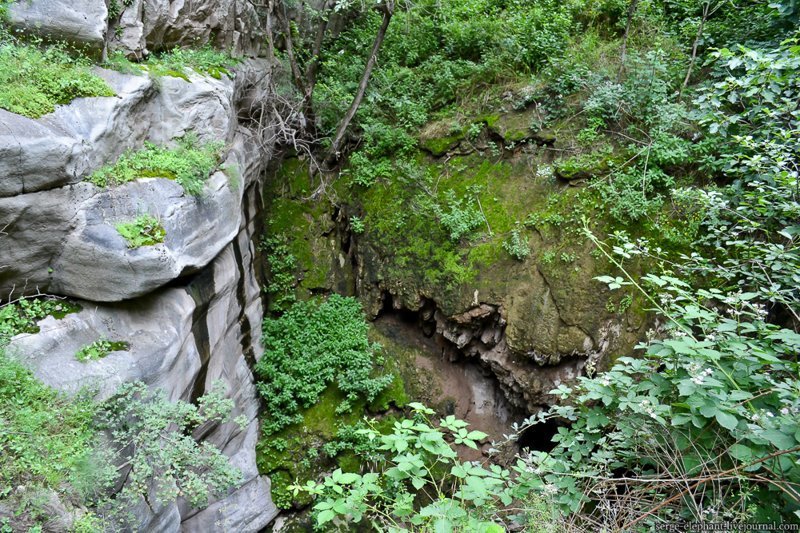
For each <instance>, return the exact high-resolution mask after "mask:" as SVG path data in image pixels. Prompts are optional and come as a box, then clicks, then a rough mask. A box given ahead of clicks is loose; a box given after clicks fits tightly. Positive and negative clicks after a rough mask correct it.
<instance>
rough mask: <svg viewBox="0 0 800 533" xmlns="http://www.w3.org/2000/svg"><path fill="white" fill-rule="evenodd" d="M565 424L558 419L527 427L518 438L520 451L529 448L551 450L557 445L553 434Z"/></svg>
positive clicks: (540, 450) (542, 450) (537, 450)
mask: <svg viewBox="0 0 800 533" xmlns="http://www.w3.org/2000/svg"><path fill="white" fill-rule="evenodd" d="M561 426H563V424H560V423H559V422H558V421H556V420H547V421H545V422H541V423H539V424H536V425H535V426H531V427H529V428H527V429H525V430H524V431H523V432H522V433H521V434H520V436H519V438H518V439H517V446H519V449H520V451H522V450H525V449H528V450H530V451H536V452H550V451H552V450H553V448H555V447H556V443H555V442H553V436H555V434H556V433H558V428H559V427H561Z"/></svg>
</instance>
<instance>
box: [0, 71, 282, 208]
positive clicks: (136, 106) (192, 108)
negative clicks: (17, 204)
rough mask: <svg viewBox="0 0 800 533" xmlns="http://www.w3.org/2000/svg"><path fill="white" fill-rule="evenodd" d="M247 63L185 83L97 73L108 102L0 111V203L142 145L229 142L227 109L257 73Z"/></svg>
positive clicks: (231, 119)
mask: <svg viewBox="0 0 800 533" xmlns="http://www.w3.org/2000/svg"><path fill="white" fill-rule="evenodd" d="M265 68H266V67H265V63H264V62H263V61H256V60H251V61H247V62H245V63H244V64H243V65H241V66H240V67H238V68H237V69H236V70H235V76H234V79H230V78H227V77H223V78H222V79H221V80H216V79H213V78H210V77H208V76H198V75H190V80H191V82H187V81H185V80H183V79H180V78H172V77H163V78H160V79H159V80H158V83H157V86H158V87H156V83H155V82H154V81H153V80H151V79H150V78H149V77H147V76H143V75H142V76H132V75H128V74H121V73H119V72H115V71H111V70H105V69H97V73H98V74H99V75H101V76H102V77H103V78H104V79H105V80H106V81H107V82H108V83H109V85H110V86H111V88H112V89H113V90H114V91H115V92H116V93H117V96H116V97H97V98H78V99H76V100H74V101H73V102H72V103H70V104H69V105H64V106H58V107H56V111H55V112H54V113H51V114H49V115H45V116H44V117H42V118H39V119H31V118H28V117H23V116H21V115H16V114H13V113H9V112H7V111H4V110H0V176H2V177H3V178H2V180H0V197H7V196H15V195H20V194H24V193H31V192H36V191H42V190H47V189H52V188H54V187H59V186H62V185H67V184H70V183H77V182H79V181H81V180H82V179H83V178H85V177H86V176H87V175H89V174H90V173H91V172H92V171H94V170H96V169H97V168H99V167H101V166H103V165H104V164H107V163H112V162H114V161H115V160H116V159H117V157H119V155H120V154H122V153H123V152H124V151H125V150H129V149H134V148H140V147H141V146H142V143H143V142H144V141H145V140H150V141H151V142H153V143H155V144H165V143H168V142H169V141H171V140H172V139H174V138H176V137H180V136H182V135H184V134H185V133H186V132H188V131H193V132H195V133H197V135H198V137H199V138H200V139H201V140H205V141H210V140H222V141H231V140H232V139H233V134H234V132H235V130H236V109H235V104H236V102H237V100H238V99H239V98H240V97H241V96H242V95H241V92H242V90H243V89H244V88H245V87H251V86H252V83H253V78H255V77H256V76H257V75H258V74H257V73H258V72H259V71H261V72H263V70H264V69H265Z"/></svg>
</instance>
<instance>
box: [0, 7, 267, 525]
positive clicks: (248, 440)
mask: <svg viewBox="0 0 800 533" xmlns="http://www.w3.org/2000/svg"><path fill="white" fill-rule="evenodd" d="M126 4H130V5H126ZM107 5H112V4H107V3H106V2H105V1H104V0H99V1H98V0H76V1H74V2H71V3H66V2H63V1H62V0H25V1H20V2H15V3H13V4H12V5H11V7H10V11H9V13H10V22H11V23H12V25H13V26H14V27H15V28H16V29H17V30H20V31H22V32H24V33H27V34H30V35H34V36H40V37H44V38H45V39H50V40H66V41H68V42H71V43H73V44H76V45H80V46H82V47H84V49H85V50H86V51H87V52H88V53H90V54H94V55H96V56H99V55H100V54H101V53H105V52H107V51H109V50H112V51H113V50H114V49H119V50H122V51H123V52H124V53H126V54H127V55H129V56H135V57H139V58H141V57H143V56H145V55H147V54H148V53H149V52H154V51H161V50H166V49H170V48H173V47H175V46H179V45H191V46H192V47H194V48H197V47H200V46H204V45H212V46H216V47H217V48H221V49H226V50H228V51H230V52H232V53H234V54H236V55H248V54H249V55H255V54H256V53H257V52H258V49H259V46H260V44H261V43H262V42H263V35H262V27H261V23H260V20H259V18H258V16H257V13H256V9H255V8H254V7H253V6H252V4H250V3H247V2H239V1H237V0H200V1H192V2H184V1H182V0H178V1H170V0H133V1H131V2H128V1H126V2H122V1H116V2H114V4H113V5H115V6H117V7H119V8H120V12H119V13H118V14H115V13H112V14H111V15H110V14H109V9H108V8H107ZM110 16H111V17H112V18H113V19H114V20H109V17H110ZM233 70H234V72H233V75H232V76H230V77H223V78H222V79H219V80H217V79H213V78H210V77H205V76H200V75H196V74H193V73H190V74H189V81H186V80H183V79H179V78H172V77H163V78H160V79H158V80H152V79H150V78H149V77H147V76H145V75H139V76H135V75H128V74H121V73H118V72H113V71H108V70H104V69H99V68H98V69H97V73H98V74H99V75H100V76H102V77H103V78H104V79H105V80H106V81H107V82H108V83H109V85H110V86H111V87H112V88H113V89H114V91H115V92H116V95H117V96H115V97H106V98H81V99H76V100H74V101H73V102H71V103H70V104H69V105H64V106H57V108H56V110H55V112H54V113H51V114H49V115H46V116H44V117H41V118H40V119H36V120H34V119H30V118H26V117H22V116H19V115H15V114H12V113H8V112H6V111H3V110H0V294H1V295H2V297H1V298H2V299H3V300H5V299H8V298H9V296H13V297H14V298H16V297H19V296H22V295H25V294H34V293H37V292H40V291H41V292H49V293H53V294H61V295H65V296H72V297H75V298H77V299H79V300H80V304H81V305H82V310H81V311H80V312H78V313H75V314H72V315H68V316H66V317H64V318H63V319H61V320H55V319H54V318H52V317H50V318H47V319H45V320H43V321H41V323H40V331H39V332H38V333H36V334H25V335H19V336H17V337H15V338H14V339H13V341H12V343H11V345H10V346H9V347H8V349H7V351H8V352H9V353H12V354H15V355H16V356H17V357H19V358H20V359H21V360H22V361H24V362H26V364H28V365H29V366H30V367H31V368H32V369H33V370H34V372H35V373H36V375H37V376H38V377H39V378H40V379H42V380H43V381H44V382H46V383H47V384H49V385H51V386H53V387H55V388H57V389H60V390H65V391H71V392H74V391H76V390H78V389H79V388H81V387H83V386H87V385H89V386H92V387H96V389H97V390H98V397H99V398H100V399H102V398H106V397H108V396H110V395H111V394H113V393H114V391H115V390H116V389H117V387H118V386H119V385H120V384H122V383H124V382H131V381H143V382H144V383H147V384H148V385H150V386H152V387H158V388H161V389H164V390H165V391H166V393H167V396H168V397H169V398H170V399H172V400H177V399H183V400H187V401H191V400H195V399H196V398H198V397H199V396H200V395H202V394H203V393H205V392H206V391H208V390H209V388H210V387H211V386H212V384H213V383H215V382H217V381H221V382H222V383H223V384H224V386H225V388H226V390H227V392H228V396H229V397H230V398H232V399H233V400H234V403H235V410H234V413H233V416H234V417H235V416H239V415H244V418H245V420H246V421H247V423H246V425H245V427H244V429H241V428H240V426H239V425H238V424H232V423H229V424H221V425H219V424H218V425H216V426H214V427H209V428H203V430H202V434H198V435H196V436H197V437H198V438H201V439H202V440H203V441H205V442H210V443H212V444H214V445H216V446H218V447H219V448H220V449H221V450H222V451H223V452H224V453H225V454H226V455H228V456H229V457H230V459H231V462H232V464H233V465H234V466H236V467H238V468H239V469H240V470H241V472H242V474H243V480H244V481H243V483H242V485H241V486H239V487H237V488H235V489H233V490H232V491H231V492H230V493H229V494H227V495H225V496H224V497H223V498H221V499H219V500H217V501H212V502H211V505H210V506H209V507H207V508H205V509H203V510H198V509H193V508H190V507H189V506H188V504H187V503H186V502H184V501H178V502H167V503H165V504H163V505H161V506H155V507H152V508H151V507H150V506H148V505H144V504H143V505H141V506H139V507H137V508H136V509H132V511H133V512H134V514H135V516H136V517H137V519H138V522H139V523H138V528H137V529H138V530H140V531H158V532H176V531H187V532H205V531H258V530H260V529H262V528H263V527H264V526H266V524H267V523H268V522H269V521H270V520H271V519H272V518H273V517H274V516H275V514H276V513H277V510H276V508H275V506H274V505H273V504H272V501H271V499H270V483H269V480H268V479H267V478H265V477H262V476H259V475H258V470H257V468H256V464H255V444H256V441H257V438H258V421H257V412H258V398H257V394H256V391H255V387H254V383H253V367H254V365H255V363H256V361H257V359H258V358H259V357H260V355H261V344H260V331H261V328H260V324H261V320H262V315H263V309H262V303H261V290H260V287H259V284H258V279H257V277H258V275H257V273H258V272H260V270H259V265H258V260H257V258H256V254H255V242H256V239H257V237H260V231H261V230H260V228H259V226H258V222H257V221H259V220H260V217H261V215H260V202H261V198H262V192H261V187H262V185H263V183H262V180H261V178H262V177H263V168H264V165H265V164H266V162H267V161H268V160H269V159H270V157H271V155H272V154H271V147H270V146H264V145H263V143H259V142H256V139H255V135H254V132H253V131H251V130H250V129H248V127H247V125H246V124H243V123H241V122H240V116H241V115H242V114H243V113H242V111H243V109H244V108H247V107H248V106H249V105H251V104H252V103H253V102H259V101H262V100H263V99H264V98H266V97H267V94H268V93H267V84H268V83H269V79H268V78H267V77H266V74H267V73H268V72H269V70H270V69H269V68H268V65H267V64H266V62H265V61H263V60H256V59H251V60H247V61H245V62H243V63H242V64H240V65H239V66H237V67H236V68H235V69H233ZM190 131H192V132H195V133H196V134H197V135H198V137H199V138H200V140H201V141H212V140H214V141H217V140H219V141H224V142H225V144H226V147H225V151H224V153H225V156H224V158H223V159H224V161H223V163H224V166H223V167H221V168H220V170H219V171H217V172H214V173H213V174H212V175H211V177H210V178H209V179H208V180H207V182H206V184H205V186H204V190H203V193H202V194H201V195H199V196H198V197H194V196H189V195H187V194H185V193H184V191H183V190H182V188H181V187H180V186H179V185H178V184H177V183H175V182H174V181H171V180H169V179H165V178H158V177H156V178H143V179H139V180H137V181H134V182H131V183H128V184H125V185H123V186H119V187H114V188H110V189H100V188H98V187H96V186H94V185H92V184H90V183H88V182H84V181H83V180H84V179H85V178H86V177H87V176H88V175H89V174H90V173H91V172H93V171H94V170H96V169H98V168H99V167H101V166H103V165H105V164H109V163H112V162H114V161H115V160H116V159H117V158H118V157H119V156H120V155H121V154H122V153H123V152H125V151H126V150H130V149H138V148H140V147H141V146H142V145H143V143H144V141H150V142H153V143H155V144H159V145H165V144H168V143H170V142H173V141H174V139H175V138H177V137H180V136H182V135H184V134H186V133H187V132H190ZM142 213H149V214H151V215H154V216H156V217H157V218H158V219H159V220H160V222H161V224H162V226H164V228H165V230H166V237H165V241H164V242H163V243H162V244H158V245H156V246H146V247H141V248H137V249H129V248H128V247H127V245H126V242H125V241H124V239H122V237H121V236H120V235H119V234H118V232H117V231H116V230H115V228H114V225H115V224H116V223H119V222H122V221H128V220H131V219H133V218H135V217H136V216H137V215H139V214H142ZM101 338H106V339H111V340H120V341H125V342H127V343H129V346H128V348H127V349H126V350H124V351H117V352H113V353H111V354H109V355H108V356H107V357H104V358H102V359H100V360H97V361H90V362H86V363H81V362H78V361H77V360H76V359H75V353H76V352H77V351H78V350H79V349H80V348H81V347H83V346H85V345H88V344H90V343H92V342H94V341H96V340H98V339H101ZM57 503H60V502H57ZM52 514H53V515H54V516H55V517H56V518H59V516H60V517H61V518H64V519H65V520H66V519H69V516H68V514H67V512H66V511H64V510H63V509H60V508H59V509H57V510H55V511H53V513H52ZM65 523H66V522H65ZM59 528H60V529H59ZM67 528H68V525H64V526H59V527H57V528H56V529H55V530H66V529H67Z"/></svg>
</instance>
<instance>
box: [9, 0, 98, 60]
mask: <svg viewBox="0 0 800 533" xmlns="http://www.w3.org/2000/svg"><path fill="white" fill-rule="evenodd" d="M8 19H9V23H10V24H11V27H12V28H15V29H17V30H20V31H23V32H25V33H31V34H35V35H38V36H41V37H43V38H46V39H49V40H53V41H67V42H69V43H72V44H74V45H78V46H84V47H86V48H87V49H88V51H90V52H94V53H96V54H99V53H100V52H101V51H102V50H103V47H104V45H105V38H106V30H107V28H108V22H107V21H108V8H107V7H106V3H105V1H104V0H71V1H66V0H23V1H21V2H14V3H12V4H11V5H10V6H9V8H8Z"/></svg>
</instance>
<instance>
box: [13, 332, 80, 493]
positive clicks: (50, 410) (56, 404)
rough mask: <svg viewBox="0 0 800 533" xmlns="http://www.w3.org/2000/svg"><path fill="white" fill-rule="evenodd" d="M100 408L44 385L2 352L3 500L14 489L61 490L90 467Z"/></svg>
mask: <svg viewBox="0 0 800 533" xmlns="http://www.w3.org/2000/svg"><path fill="white" fill-rule="evenodd" d="M95 413H96V406H95V404H94V403H93V402H92V401H91V400H90V399H89V398H88V397H85V396H78V397H76V398H72V399H70V398H67V397H66V396H63V395H61V394H58V393H56V392H55V391H54V390H52V389H50V388H49V387H47V386H45V385H44V384H43V383H41V382H40V381H38V380H37V379H36V378H35V377H34V376H33V373H32V372H31V371H30V370H28V369H26V368H25V367H24V366H22V365H21V364H20V363H18V362H16V361H14V360H12V359H11V358H10V357H8V356H7V355H6V354H5V353H4V351H3V349H2V348H0V447H1V448H2V449H3V453H1V454H0V500H3V499H4V498H6V497H8V496H10V494H11V491H12V489H13V488H14V487H17V486H19V485H28V484H44V485H46V486H58V485H59V484H60V483H62V482H66V481H69V480H70V479H71V478H72V477H73V476H74V475H76V474H80V473H81V471H83V470H84V469H85V467H86V466H87V461H88V458H89V455H90V454H91V449H92V445H93V443H94V439H95V436H96V430H95V429H94V428H93V427H92V419H93V417H94V415H95Z"/></svg>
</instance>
